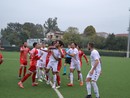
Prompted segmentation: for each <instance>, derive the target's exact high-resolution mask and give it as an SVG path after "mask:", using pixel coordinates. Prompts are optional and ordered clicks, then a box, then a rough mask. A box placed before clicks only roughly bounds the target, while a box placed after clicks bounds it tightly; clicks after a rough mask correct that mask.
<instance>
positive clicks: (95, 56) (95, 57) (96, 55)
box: [90, 49, 101, 70]
mask: <svg viewBox="0 0 130 98" xmlns="http://www.w3.org/2000/svg"><path fill="white" fill-rule="evenodd" d="M100 58H101V57H100V55H99V53H98V51H97V50H95V49H94V50H92V51H91V55H90V59H91V66H92V68H93V66H94V64H95V60H98V61H99V64H98V65H97V67H96V70H101V62H100Z"/></svg>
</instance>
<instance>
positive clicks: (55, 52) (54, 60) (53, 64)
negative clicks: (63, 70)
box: [46, 41, 61, 88]
mask: <svg viewBox="0 0 130 98" xmlns="http://www.w3.org/2000/svg"><path fill="white" fill-rule="evenodd" d="M58 47H60V41H56V42H55V44H54V48H52V49H51V52H52V55H51V56H50V59H49V63H48V65H47V68H46V75H47V76H48V81H49V80H50V76H49V70H50V68H52V71H53V86H52V88H56V80H57V77H56V74H57V72H58V70H57V67H58V61H59V60H60V59H61V53H60V51H59V49H58Z"/></svg>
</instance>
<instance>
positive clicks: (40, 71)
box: [36, 43, 44, 82]
mask: <svg viewBox="0 0 130 98" xmlns="http://www.w3.org/2000/svg"><path fill="white" fill-rule="evenodd" d="M41 47H42V44H41V43H39V44H38V49H37V51H38V56H41V55H42V54H44V53H43V51H42V50H41ZM42 56H43V55H42ZM43 67H44V66H43V59H42V57H41V58H40V59H39V60H37V65H36V68H37V73H36V78H38V81H39V82H43V81H42V79H43V73H44V72H43Z"/></svg>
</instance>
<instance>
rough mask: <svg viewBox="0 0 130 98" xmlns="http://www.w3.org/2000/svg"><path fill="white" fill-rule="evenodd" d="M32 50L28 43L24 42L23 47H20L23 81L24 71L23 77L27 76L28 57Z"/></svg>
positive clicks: (20, 70) (20, 69) (20, 71)
mask: <svg viewBox="0 0 130 98" xmlns="http://www.w3.org/2000/svg"><path fill="white" fill-rule="evenodd" d="M29 51H30V49H29V48H28V47H27V42H24V43H23V45H22V46H21V47H20V68H19V79H21V75H22V70H23V68H24V70H23V76H25V74H26V68H27V56H28V54H29Z"/></svg>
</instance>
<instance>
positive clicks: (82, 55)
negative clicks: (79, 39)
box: [77, 46, 89, 67]
mask: <svg viewBox="0 0 130 98" xmlns="http://www.w3.org/2000/svg"><path fill="white" fill-rule="evenodd" d="M77 49H78V51H79V60H80V66H81V67H82V57H84V59H85V61H86V63H87V64H89V62H88V61H89V60H88V58H87V56H86V55H85V54H84V52H83V50H82V49H81V47H80V46H77Z"/></svg>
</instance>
